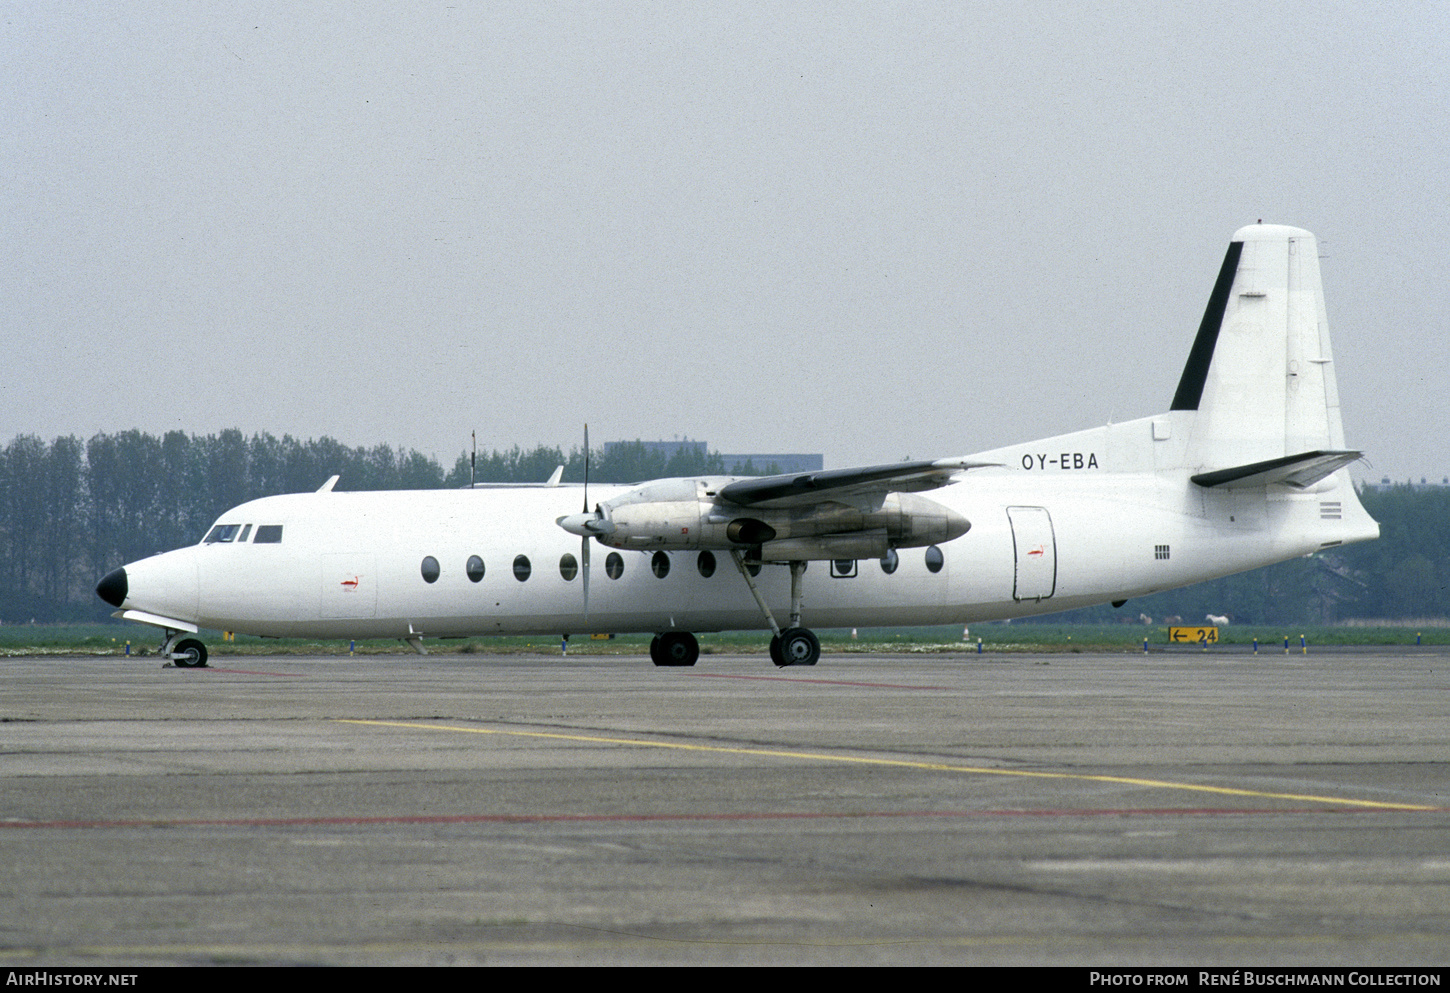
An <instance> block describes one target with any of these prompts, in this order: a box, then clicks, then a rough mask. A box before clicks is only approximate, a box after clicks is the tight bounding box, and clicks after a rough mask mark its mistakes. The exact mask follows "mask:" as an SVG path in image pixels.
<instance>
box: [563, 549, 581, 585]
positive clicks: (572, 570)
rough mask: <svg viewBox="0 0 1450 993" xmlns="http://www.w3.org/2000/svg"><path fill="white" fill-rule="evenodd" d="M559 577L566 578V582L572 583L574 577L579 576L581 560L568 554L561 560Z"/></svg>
mask: <svg viewBox="0 0 1450 993" xmlns="http://www.w3.org/2000/svg"><path fill="white" fill-rule="evenodd" d="M559 575H561V576H563V577H564V582H566V583H572V582H573V581H574V577H575V576H577V575H579V560H578V559H576V558H575V557H574V556H572V555H570V554H569V553H568V552H565V553H564V557H563V558H562V559H560V560H559Z"/></svg>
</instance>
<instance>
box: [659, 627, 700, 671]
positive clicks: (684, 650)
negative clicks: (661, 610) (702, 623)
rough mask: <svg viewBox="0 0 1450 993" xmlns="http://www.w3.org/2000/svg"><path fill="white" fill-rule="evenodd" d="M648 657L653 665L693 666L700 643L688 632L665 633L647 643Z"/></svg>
mask: <svg viewBox="0 0 1450 993" xmlns="http://www.w3.org/2000/svg"><path fill="white" fill-rule="evenodd" d="M649 657H650V661H652V662H653V663H654V664H655V665H694V664H695V662H696V661H697V660H698V659H699V658H700V642H699V641H697V640H696V638H695V636H694V635H693V634H691V633H690V632H688V631H666V632H665V633H664V634H657V635H655V638H654V641H651V642H650V643H649Z"/></svg>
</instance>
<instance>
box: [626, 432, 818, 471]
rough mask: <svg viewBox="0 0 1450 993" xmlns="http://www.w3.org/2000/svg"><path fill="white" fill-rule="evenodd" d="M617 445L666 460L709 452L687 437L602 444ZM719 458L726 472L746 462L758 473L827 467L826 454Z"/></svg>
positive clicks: (773, 454)
mask: <svg viewBox="0 0 1450 993" xmlns="http://www.w3.org/2000/svg"><path fill="white" fill-rule="evenodd" d="M620 445H641V446H643V447H644V450H645V451H646V452H649V453H651V454H654V453H659V454H660V455H663V456H664V458H665V461H666V462H668V461H669V460H670V459H672V458H674V457H675V456H676V455H678V454H679V453H680V452H691V453H693V454H696V455H699V456H700V457H701V458H703V457H705V456H707V455H708V454H709V447H710V446H709V444H708V443H707V442H703V441H691V440H690V439H688V438H685V439H681V440H677V441H606V442H605V443H604V451H605V454H608V453H610V452H612V451H613V450H614V449H615V448H617V447H618V446H620ZM720 461H721V462H722V463H723V464H724V466H725V472H726V473H727V474H735V473H738V472H741V471H742V469H743V468H744V467H745V466H746V465H747V464H748V465H749V467H750V469H751V470H752V471H753V472H755V473H757V474H763V473H765V472H766V471H767V470H769V471H772V472H819V471H820V470H822V469H824V468H825V467H826V460H825V456H823V455H820V454H814V455H812V454H807V453H804V452H751V453H748V454H743V455H734V454H729V455H727V454H724V453H721V455H720Z"/></svg>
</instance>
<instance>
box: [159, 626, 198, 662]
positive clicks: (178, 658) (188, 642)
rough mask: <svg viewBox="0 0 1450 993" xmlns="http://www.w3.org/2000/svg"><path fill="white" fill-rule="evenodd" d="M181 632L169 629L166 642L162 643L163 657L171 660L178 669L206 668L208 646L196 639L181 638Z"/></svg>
mask: <svg viewBox="0 0 1450 993" xmlns="http://www.w3.org/2000/svg"><path fill="white" fill-rule="evenodd" d="M178 638H181V632H180V631H172V630H170V629H167V631H166V640H165V641H163V642H162V643H161V655H162V656H163V657H164V658H169V659H170V660H171V661H172V663H174V664H175V666H176V667H177V668H178V669H202V668H205V667H206V646H205V645H203V644H202V643H201V642H200V641H198V640H197V639H195V638H181V640H180V641H178V640H177V639H178Z"/></svg>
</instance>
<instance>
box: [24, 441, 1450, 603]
mask: <svg viewBox="0 0 1450 993" xmlns="http://www.w3.org/2000/svg"><path fill="white" fill-rule="evenodd" d="M561 465H562V466H564V477H563V478H564V480H565V481H567V482H579V481H581V480H582V479H583V478H584V451H583V449H581V448H574V449H571V450H570V451H569V452H567V453H566V452H564V451H563V450H562V449H560V448H557V447H553V448H550V447H547V446H543V445H540V446H537V447H535V448H533V449H529V450H525V449H522V448H520V447H518V446H514V447H512V448H509V449H494V450H489V451H485V452H479V453H478V455H477V458H476V460H475V459H474V458H473V456H472V455H471V454H470V453H469V452H462V453H460V454H459V456H458V458H457V459H456V460H455V461H454V464H453V466H452V467H451V468H450V469H448V470H445V469H444V468H443V466H442V465H441V464H440V463H439V462H438V460H437V459H435V458H432V457H430V456H426V455H423V454H421V453H419V452H417V451H412V450H409V451H404V450H403V449H401V448H393V447H391V446H389V445H375V446H373V447H371V448H364V447H357V448H349V447H347V446H346V445H343V444H342V443H341V442H338V441H336V440H334V439H332V438H326V437H324V438H319V439H308V440H307V441H300V440H298V439H296V438H293V437H292V436H291V435H283V436H282V437H281V438H280V439H279V438H276V437H274V436H273V435H271V434H265V433H264V434H256V435H253V436H252V437H250V438H248V437H246V436H245V435H243V434H242V433H241V432H240V431H236V430H230V431H222V432H221V433H219V434H215V435H188V434H186V433H184V432H181V431H169V432H167V433H166V434H164V435H162V436H160V437H157V436H155V435H151V434H147V433H145V432H141V431H123V432H120V433H117V434H104V433H103V434H97V435H95V436H93V437H92V438H90V439H89V440H86V441H81V440H80V439H78V438H75V437H64V438H56V439H54V440H53V441H51V442H49V443H47V442H45V441H43V440H42V439H40V438H38V437H36V436H34V435H20V436H18V437H16V438H14V439H13V440H11V441H10V443H9V444H8V445H6V446H5V447H4V449H3V450H0V621H3V622H4V623H7V624H10V623H16V622H23V621H28V620H32V619H34V620H36V621H41V622H49V621H58V620H94V619H102V618H105V617H106V616H107V614H108V613H109V610H108V608H107V607H106V606H105V605H104V604H102V603H101V602H100V601H99V599H97V597H96V596H95V593H94V587H95V583H96V581H97V580H98V579H99V578H100V577H101V576H103V575H105V574H106V573H107V572H109V571H110V570H111V569H114V568H116V567H117V566H119V565H122V564H124V563H126V562H131V561H134V560H136V559H139V558H144V557H145V556H147V555H153V554H155V553H157V552H162V551H166V550H167V549H171V548H178V547H180V546H182V545H187V544H191V543H194V542H196V541H198V540H200V538H201V536H202V534H203V533H204V532H205V530H206V528H207V527H208V526H209V525H211V523H212V522H213V521H215V520H216V518H217V516H218V515H219V514H221V513H222V512H223V511H225V510H227V509H228V508H230V507H234V506H236V505H237V504H239V503H243V502H245V501H247V500H252V499H256V498H258V497H263V496H270V495H272V494H276V493H298V492H306V491H309V490H315V489H317V488H318V487H319V486H321V485H322V484H323V483H324V482H325V481H326V480H327V479H328V477H330V476H333V475H338V476H339V477H340V479H339V481H338V483H337V487H336V488H337V489H338V490H381V489H437V488H440V487H463V486H467V485H469V482H470V480H475V479H476V481H478V482H480V483H491V482H492V483H513V482H543V481H544V480H546V479H548V478H549V476H550V475H552V474H553V472H554V470H555V469H556V468H557V467H558V466H561ZM773 470H774V471H778V470H775V467H774V466H762V467H760V468H759V470H758V471H759V472H761V473H768V472H771V471H773ZM727 471H728V472H732V473H737V474H751V473H752V472H754V471H757V470H756V469H755V467H753V466H749V467H739V466H729V467H727V466H725V465H723V464H722V461H721V457H720V455H719V453H717V452H708V453H706V452H702V451H700V450H699V449H696V448H693V447H684V448H681V449H680V450H679V451H678V452H677V453H676V454H675V455H674V456H672V457H666V456H665V455H664V454H663V453H661V452H659V451H657V450H650V449H649V448H647V447H646V446H645V445H644V444H643V443H641V442H632V443H626V444H620V445H612V446H610V447H609V448H608V449H607V450H597V451H591V452H590V453H589V478H590V480H591V481H596V482H601V483H605V482H608V483H629V482H637V481H640V480H646V479H659V478H662V477H668V476H689V475H697V474H704V473H724V472H727ZM1360 498H1361V500H1362V501H1363V502H1364V505H1365V507H1366V509H1368V510H1369V512H1370V515H1371V516H1373V517H1374V518H1375V519H1376V520H1378V521H1379V522H1380V530H1381V537H1380V540H1379V541H1376V542H1370V543H1368V544H1361V545H1352V546H1349V547H1347V548H1342V549H1336V550H1333V551H1331V552H1326V553H1321V554H1319V555H1316V556H1314V557H1313V558H1311V559H1298V560H1295V561H1293V562H1286V563H1282V564H1280V565H1277V566H1272V567H1270V568H1267V569H1260V570H1257V571H1255V572H1251V573H1245V574H1242V575H1239V576H1230V577H1226V578H1224V579H1219V580H1213V581H1211V582H1208V583H1200V584H1198V585H1197V586H1193V587H1189V588H1187V589H1184V590H1176V591H1170V592H1167V593H1159V594H1155V595H1154V596H1151V597H1143V598H1141V599H1139V600H1135V601H1132V602H1131V604H1130V605H1129V606H1125V607H1124V608H1123V609H1122V610H1118V611H1115V610H1112V609H1111V608H1109V607H1094V608H1090V609H1088V610H1082V611H1075V612H1073V613H1072V614H1071V615H1070V617H1071V619H1075V620H1082V621H1111V620H1119V619H1122V618H1124V617H1128V618H1130V619H1133V620H1136V619H1137V618H1138V616H1139V614H1145V615H1148V616H1152V617H1154V618H1155V619H1157V620H1161V619H1162V618H1163V617H1165V616H1175V615H1176V616H1181V617H1182V618H1183V619H1184V620H1185V622H1196V621H1198V620H1201V619H1202V617H1203V615H1204V614H1205V613H1209V612H1212V613H1216V614H1229V615H1230V616H1232V617H1233V618H1234V620H1235V621H1236V622H1237V623H1245V624H1276V623H1333V622H1335V621H1337V620H1340V619H1342V618H1347V617H1371V618H1392V619H1393V618H1399V619H1410V618H1429V617H1437V618H1441V617H1447V616H1450V594H1447V588H1450V488H1442V487H1428V488H1426V487H1419V488H1416V487H1410V486H1394V487H1387V488H1380V489H1374V490H1366V491H1364V492H1362V493H1361V494H1360Z"/></svg>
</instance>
